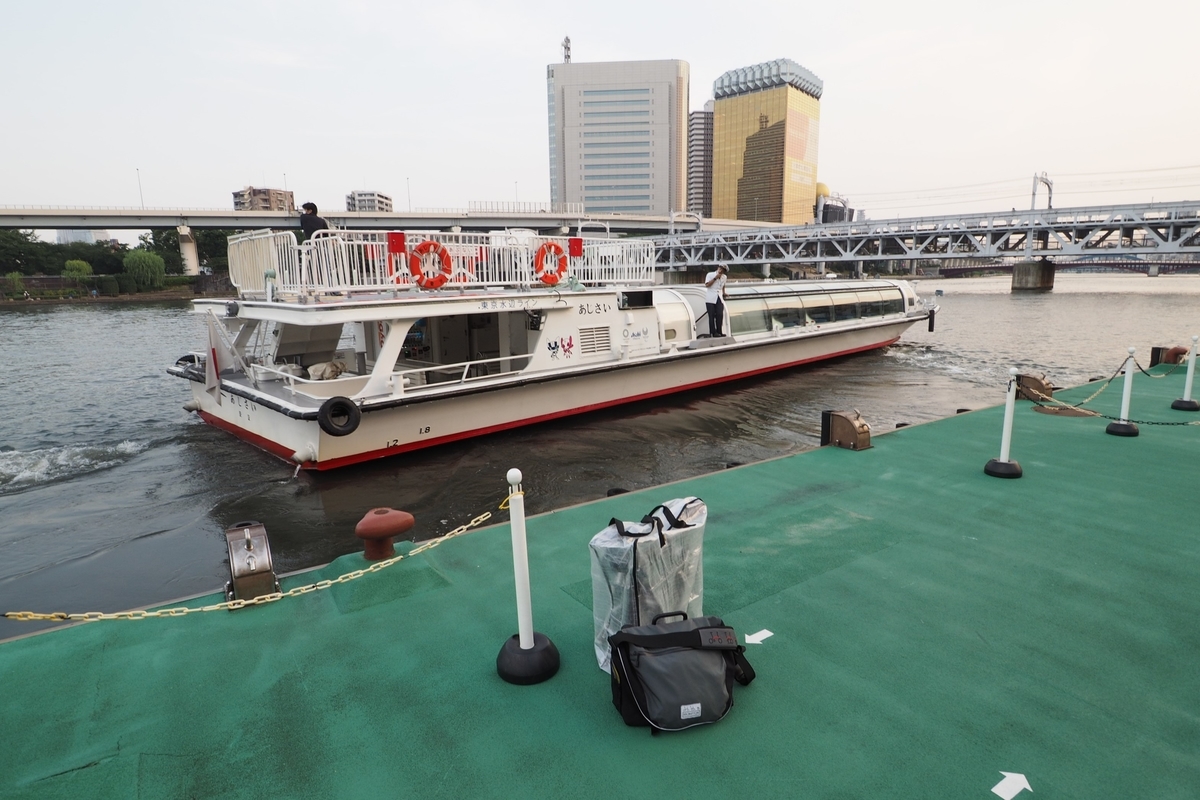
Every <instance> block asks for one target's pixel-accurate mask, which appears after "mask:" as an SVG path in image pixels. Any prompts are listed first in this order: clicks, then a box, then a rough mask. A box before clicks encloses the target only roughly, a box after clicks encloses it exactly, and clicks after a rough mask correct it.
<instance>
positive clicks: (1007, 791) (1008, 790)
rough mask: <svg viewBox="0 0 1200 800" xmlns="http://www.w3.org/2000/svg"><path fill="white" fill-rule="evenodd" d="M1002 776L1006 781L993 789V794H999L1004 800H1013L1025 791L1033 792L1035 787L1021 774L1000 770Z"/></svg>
mask: <svg viewBox="0 0 1200 800" xmlns="http://www.w3.org/2000/svg"><path fill="white" fill-rule="evenodd" d="M1000 774H1001V775H1003V776H1004V780H1002V781H1000V782H999V783H997V784H996V785H995V786H993V787H992V794H998V795H1000V796H1001V797H1003V798H1004V800H1012V799H1013V798H1014V797H1016V796H1017V795H1019V794H1020V793H1021V792H1022V791H1024V790H1025V789H1028V790H1029V791H1031V792H1032V791H1033V787H1032V786H1030V785H1029V781H1027V780H1025V776H1024V775H1022V774H1021V773H1019V772H1005V771H1004V770H1000Z"/></svg>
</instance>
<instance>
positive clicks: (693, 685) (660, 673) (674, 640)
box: [608, 612, 754, 733]
mask: <svg viewBox="0 0 1200 800" xmlns="http://www.w3.org/2000/svg"><path fill="white" fill-rule="evenodd" d="M674 616H681V617H683V620H682V621H680V622H663V623H660V622H659V620H660V619H662V618H663V617H674ZM608 641H609V644H610V645H611V646H612V673H611V675H612V699H613V705H614V706H616V708H617V711H619V712H621V717H622V719H624V720H625V724H626V725H634V726H645V725H649V726H650V728H651V733H658V732H659V731H681V730H684V729H686V728H691V727H694V726H696V725H707V724H709V723H713V722H717V721H718V720H720V719H723V718H724V717H725V715H726V714H728V713H729V709H730V708H732V707H733V682H734V681H735V680H736V681H737V682H738V683H740V684H741V685H743V686H745V685H747V684H749V683H750V681H752V680H754V668H753V667H751V666H750V662H748V661H747V660H746V657H745V656H744V655H743V653H744V652H745V650H746V648H745V647H743V646H742V645H740V644H738V640H737V634H736V633H734V631H733V628H731V627H729V626H728V625H726V624H725V623H724V622H723V621H722V620H721V618H720V617H698V618H696V619H692V620H689V619H688V618H687V614H684V613H683V612H675V613H669V614H659V615H658V616H657V617H655V618H654V623H653V624H651V625H627V626H626V627H624V628H622V629H621V630H620V632H618V633H615V634H613V635H612V636H610V637H609V639H608Z"/></svg>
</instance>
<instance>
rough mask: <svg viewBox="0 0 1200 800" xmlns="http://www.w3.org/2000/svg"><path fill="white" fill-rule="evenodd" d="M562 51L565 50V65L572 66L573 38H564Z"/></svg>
mask: <svg viewBox="0 0 1200 800" xmlns="http://www.w3.org/2000/svg"><path fill="white" fill-rule="evenodd" d="M562 49H563V63H564V64H570V63H571V37H570V36H564V37H563V40H562Z"/></svg>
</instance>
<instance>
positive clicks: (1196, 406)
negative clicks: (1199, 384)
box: [1171, 336, 1200, 411]
mask: <svg viewBox="0 0 1200 800" xmlns="http://www.w3.org/2000/svg"><path fill="white" fill-rule="evenodd" d="M1198 341H1200V336H1193V337H1192V350H1191V352H1190V353H1188V368H1187V380H1186V381H1184V383H1183V398H1182V399H1180V400H1176V401H1175V402H1174V403H1171V408H1173V409H1175V410H1176V411H1200V403H1197V402H1196V401H1195V400H1193V399H1192V378H1194V377H1196V342H1198Z"/></svg>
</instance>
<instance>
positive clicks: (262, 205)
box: [233, 186, 296, 211]
mask: <svg viewBox="0 0 1200 800" xmlns="http://www.w3.org/2000/svg"><path fill="white" fill-rule="evenodd" d="M233 210H234V211H295V210H296V201H295V200H294V199H293V197H292V193H291V192H288V191H284V190H283V189H259V188H255V187H254V186H247V187H246V188H245V189H242V190H241V191H239V192H234V193H233Z"/></svg>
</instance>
